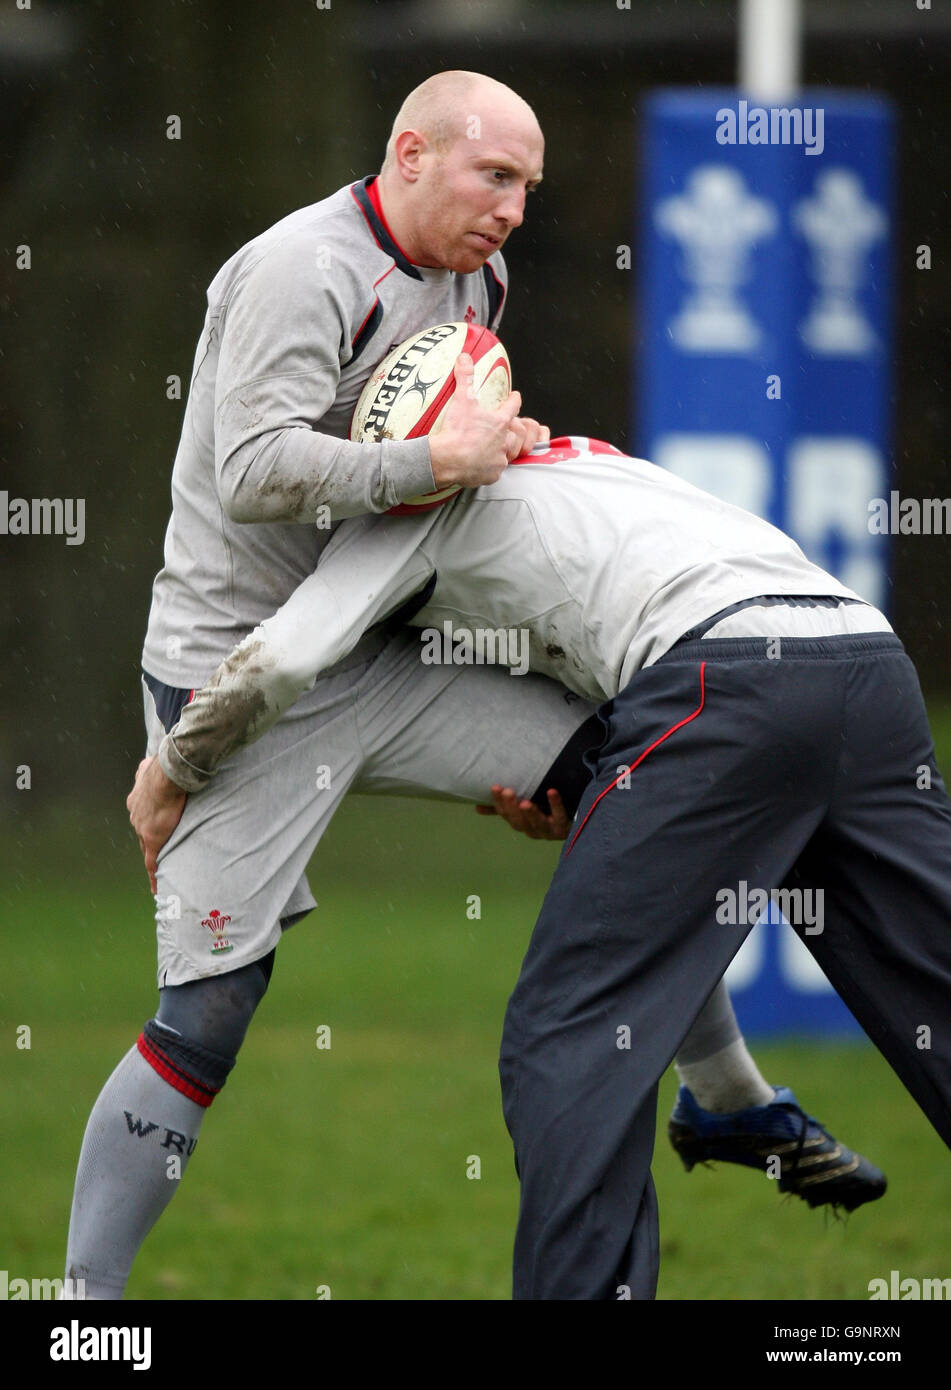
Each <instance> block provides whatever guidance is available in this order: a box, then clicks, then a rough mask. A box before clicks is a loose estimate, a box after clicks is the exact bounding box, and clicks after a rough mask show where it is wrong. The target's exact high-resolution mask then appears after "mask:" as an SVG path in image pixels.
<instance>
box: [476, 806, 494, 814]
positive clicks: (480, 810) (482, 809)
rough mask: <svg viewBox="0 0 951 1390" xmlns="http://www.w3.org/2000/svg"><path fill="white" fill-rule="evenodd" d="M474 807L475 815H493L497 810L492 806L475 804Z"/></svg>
mask: <svg viewBox="0 0 951 1390" xmlns="http://www.w3.org/2000/svg"><path fill="white" fill-rule="evenodd" d="M475 809H476V815H477V816H495V815H498V812H497V811H496V809H495V807H494V806H480V805H476V808H475Z"/></svg>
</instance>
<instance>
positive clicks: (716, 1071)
mask: <svg viewBox="0 0 951 1390" xmlns="http://www.w3.org/2000/svg"><path fill="white" fill-rule="evenodd" d="M676 1069H677V1075H678V1076H679V1077H680V1080H681V1082H682V1083H683V1085H684V1086H687V1087H688V1088H689V1089H690V1090H691V1091H692V1092H693V1097H694V1099H695V1100H696V1102H697V1104H698V1105H699V1106H701V1107H702V1108H703V1109H704V1110H712V1111H715V1112H717V1113H719V1114H728V1113H729V1112H731V1111H733V1110H745V1109H746V1108H747V1107H748V1106H750V1105H768V1104H769V1103H770V1101H771V1100H772V1099H773V1094H774V1092H773V1088H772V1086H770V1085H769V1083H768V1082H767V1081H765V1080H764V1079H763V1077H762V1076H761V1075H760V1072H759V1068H758V1067H757V1065H756V1063H755V1062H754V1061H753V1058H752V1057H751V1056H750V1054H749V1052H748V1051H747V1047H746V1043H745V1042H744V1041H743V1035H742V1034H741V1032H740V1026H739V1024H738V1023H737V1021H736V1014H735V1013H734V1012H733V1005H732V1003H731V1002H730V992H729V990H728V989H727V987H726V985H725V984H724V982H723V981H722V980H721V981H720V983H719V984H718V985H717V987H716V989H715V990H714V991H713V993H712V994H711V996H710V998H709V999H708V1000H707V1002H706V1004H705V1005H704V1006H703V1008H702V1009H701V1010H700V1013H699V1014H698V1015H697V1020H696V1022H695V1023H694V1025H693V1027H692V1028H691V1030H690V1032H689V1033H688V1034H687V1036H686V1037H685V1038H684V1040H683V1043H682V1044H681V1046H680V1050H679V1052H678V1053H677V1061H676Z"/></svg>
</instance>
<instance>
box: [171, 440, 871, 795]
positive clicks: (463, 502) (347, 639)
mask: <svg viewBox="0 0 951 1390" xmlns="http://www.w3.org/2000/svg"><path fill="white" fill-rule="evenodd" d="M433 575H435V576H436V584H435V589H434V591H433V593H432V595H431V596H430V598H429V599H428V601H427V602H426V604H425V606H424V607H423V608H421V609H420V610H419V612H418V613H416V615H415V616H414V617H413V619H412V622H413V624H414V625H415V626H418V627H422V628H430V629H440V628H441V627H442V625H443V624H445V623H448V624H450V625H451V627H452V629H453V630H457V629H468V630H470V631H471V630H473V629H478V628H482V629H495V630H499V629H504V630H507V631H511V632H515V633H518V632H525V633H526V635H527V658H528V663H527V664H528V665H529V666H530V668H531V669H532V670H534V671H538V672H541V673H543V674H545V675H548V676H551V677H553V678H555V679H556V680H559V681H561V682H562V684H564V685H566V686H568V687H569V688H570V689H572V690H574V691H576V692H577V693H578V694H580V695H583V696H585V697H587V698H588V699H591V700H594V701H596V702H601V701H603V700H605V699H608V698H610V697H612V696H613V695H616V694H617V693H618V691H619V690H620V689H622V688H623V687H624V686H625V685H626V684H627V682H628V681H629V680H630V679H631V677H632V676H633V674H634V672H635V671H637V670H638V669H639V668H640V667H642V666H646V665H650V664H651V663H652V662H655V661H657V660H658V659H659V658H660V657H661V656H663V655H664V653H665V652H667V651H668V650H669V649H670V648H671V647H672V646H673V644H674V643H675V642H676V641H678V640H679V638H680V637H681V636H682V635H683V634H684V633H685V632H687V631H688V630H689V629H690V628H692V627H693V626H694V625H695V624H697V623H700V622H702V621H703V620H704V619H706V618H709V617H711V616H712V615H713V614H715V613H719V612H720V611H721V610H722V609H724V608H726V607H728V606H729V605H731V604H733V603H737V602H739V601H740V600H743V599H747V598H753V597H755V596H757V595H762V594H788V595H812V596H821V595H838V596H840V597H843V598H849V599H853V600H856V601H858V602H861V600H860V599H859V596H858V595H857V594H855V593H854V592H853V590H851V589H848V588H846V586H845V585H844V584H841V583H839V581H838V580H836V579H834V578H833V577H832V576H831V575H829V574H827V573H826V572H825V571H824V570H821V569H819V568H818V567H817V566H816V565H814V564H812V563H811V562H810V561H809V560H807V558H806V557H805V555H804V554H803V553H802V551H801V550H800V548H799V546H798V545H796V543H795V542H794V541H793V540H791V539H790V538H789V537H788V536H786V535H784V534H783V532H782V531H779V530H777V528H776V527H774V526H772V525H770V524H769V522H766V521H763V520H762V519H761V518H759V517H757V516H754V515H753V514H752V513H750V512H746V511H743V510H742V509H741V508H739V507H735V506H732V505H731V504H729V503H727V502H722V501H720V500H719V499H718V498H716V497H713V496H711V495H710V494H709V493H706V492H702V491H701V490H700V489H699V488H696V487H694V486H692V485H691V484H690V483H687V482H684V481H683V480H682V479H680V478H677V477H676V476H674V475H673V474H672V473H669V472H668V471H667V470H665V469H662V468H658V467H656V466H655V465H654V464H651V463H648V462H646V461H644V460H643V459H633V458H629V457H627V456H626V455H623V454H621V453H620V452H619V451H618V450H616V449H613V448H612V447H611V446H610V445H607V444H603V443H601V442H600V441H597V440H589V439H581V438H571V439H567V438H566V439H562V440H554V441H552V445H551V446H550V447H547V446H540V447H539V448H538V449H536V450H535V451H534V452H533V453H532V454H531V455H530V456H529V457H528V458H526V459H523V460H521V461H520V462H519V463H518V464H517V465H511V466H510V467H509V468H507V469H506V471H505V472H504V473H503V475H502V477H501V478H500V479H499V481H498V482H497V483H495V484H493V485H492V486H491V487H481V488H478V489H475V490H472V491H464V492H462V493H460V494H459V496H458V497H457V498H456V499H455V500H454V501H452V502H450V503H449V504H448V505H446V506H444V507H442V508H440V509H438V510H436V511H432V512H427V513H423V514H422V515H420V516H415V517H361V518H358V519H354V520H351V521H347V522H346V523H345V524H344V525H343V526H341V527H340V529H339V530H338V532H337V534H336V535H335V536H334V539H333V542H332V543H331V545H330V546H329V547H328V548H327V550H326V551H325V552H324V554H323V555H322V556H321V560H320V563H319V564H318V566H317V569H316V571H315V572H314V573H313V574H312V575H311V576H310V577H309V578H308V579H306V580H305V581H304V583H303V584H302V585H301V586H300V588H299V589H298V590H297V591H296V592H295V593H294V594H293V595H292V596H291V598H290V599H289V600H288V601H287V603H286V604H284V606H283V607H282V608H281V609H280V611H279V612H277V613H275V614H274V616H273V617H271V618H269V619H267V620H266V621H265V622H263V623H262V624H260V626H259V627H257V628H256V629H255V630H254V632H252V633H251V634H250V635H249V637H248V638H247V639H246V641H245V642H244V643H243V644H242V645H240V646H239V647H238V648H237V649H236V650H235V651H234V652H232V653H231V655H230V656H229V658H228V659H227V661H226V662H225V663H224V664H223V665H222V666H221V667H219V669H218V670H217V671H216V672H215V675H214V677H213V678H212V681H211V682H210V683H209V685H208V686H207V687H205V688H204V689H202V690H199V691H197V692H196V694H195V697H194V699H193V700H192V702H191V704H190V705H188V706H187V707H186V708H185V710H184V711H183V713H182V718H181V720H180V721H179V723H178V725H177V726H176V728H175V729H174V730H172V732H171V734H170V735H169V736H168V737H166V738H165V740H164V741H163V743H162V745H161V748H160V752H159V757H160V760H161V763H162V767H163V768H164V770H165V772H166V773H167V775H168V776H169V777H171V778H172V780H173V781H174V782H176V783H177V784H178V785H179V786H181V787H183V788H185V789H186V790H197V789H198V788H200V787H201V786H203V785H204V784H205V783H206V782H207V781H208V778H209V776H210V775H211V774H212V773H213V772H214V770H215V768H216V767H217V766H218V765H219V764H220V763H221V762H222V761H223V760H224V759H225V758H226V757H227V756H228V755H229V754H230V753H231V752H232V751H234V750H235V749H236V748H238V747H241V746H243V745H244V744H246V743H248V742H250V741H252V740H253V739H254V738H257V737H259V736H260V735H261V734H262V733H263V732H264V731H265V730H266V729H267V728H270V726H271V725H272V724H273V723H274V722H275V721H276V720H277V719H278V718H279V717H280V715H281V714H282V713H283V711H284V710H286V709H288V708H289V707H290V705H291V704H292V703H293V702H294V700H296V699H297V698H298V696H299V695H300V694H302V693H303V692H304V691H305V690H308V689H310V688H311V687H312V686H313V684H314V681H315V679H316V677H317V676H318V675H319V674H320V673H321V672H323V671H326V670H328V669H329V668H330V667H332V666H333V665H334V664H335V663H336V662H339V661H340V660H341V659H343V658H345V657H346V656H347V654H348V653H349V652H351V651H352V650H353V649H354V645H355V644H356V643H357V642H358V640H359V638H360V635H361V634H362V633H363V632H364V631H365V630H366V629H367V627H369V626H370V625H371V624H373V623H375V622H378V621H379V620H380V619H381V618H383V617H384V616H385V615H386V614H388V613H390V612H392V611H393V610H394V609H395V608H396V607H397V606H398V605H399V604H401V603H403V602H404V601H405V600H406V599H407V598H409V597H411V596H412V595H413V594H415V593H418V592H419V591H420V590H421V589H422V588H423V586H424V585H425V584H426V582H427V581H428V580H429V579H430V578H431V577H432V576H433ZM863 614H864V615H867V616H866V617H864V618H863V620H862V621H867V622H868V627H869V630H874V631H882V630H884V631H887V630H889V625H888V623H887V621H886V620H885V619H884V618H883V617H882V616H881V615H880V614H878V613H877V612H876V611H875V610H874V609H872V608H868V607H863ZM503 647H504V649H505V650H506V651H507V652H508V653H509V656H508V658H506V656H505V655H503V656H501V657H500V658H499V659H500V660H506V659H508V660H509V662H510V663H511V662H512V656H511V654H512V653H515V654H516V655H518V654H520V652H521V644H519V643H510V644H508V645H507V647H505V644H500V647H499V649H500V650H501V649H503ZM447 659H450V660H451V659H452V657H451V654H450V655H448V657H447Z"/></svg>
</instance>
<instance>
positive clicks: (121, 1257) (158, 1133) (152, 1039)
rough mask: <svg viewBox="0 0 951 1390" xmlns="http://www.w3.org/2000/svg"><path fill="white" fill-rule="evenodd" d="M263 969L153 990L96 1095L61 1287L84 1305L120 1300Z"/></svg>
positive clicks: (266, 964) (221, 1075) (233, 1050)
mask: <svg viewBox="0 0 951 1390" xmlns="http://www.w3.org/2000/svg"><path fill="white" fill-rule="evenodd" d="M272 960H273V952H272V954H271V956H269V957H267V958H266V959H265V960H263V961H256V962H254V963H253V964H251V965H247V966H243V967H242V968H241V969H239V970H236V971H232V972H230V973H229V974H227V975H223V976H218V977H215V978H212V979H206V980H196V981H194V982H192V983H190V984H186V985H177V986H173V987H170V988H168V989H164V990H162V991H161V1002H160V1005H159V1010H158V1014H157V1016H156V1018H155V1019H154V1020H152V1021H150V1022H149V1023H147V1024H146V1026H145V1029H144V1031H143V1034H142V1036H141V1037H140V1038H139V1041H138V1043H137V1044H136V1046H135V1047H133V1048H131V1049H130V1051H129V1052H128V1053H127V1054H126V1056H125V1057H124V1058H123V1059H122V1061H121V1062H120V1063H119V1065H118V1067H117V1068H116V1069H115V1071H114V1072H113V1073H112V1075H111V1076H110V1077H109V1080H108V1081H107V1082H106V1084H105V1086H104V1087H103V1089H102V1092H101V1093H100V1095H99V1098H98V1099H97V1101H96V1103H95V1105H94V1106H93V1110H92V1114H91V1115H90V1117H89V1122H88V1124H87V1126H86V1133H85V1136H84V1138H83V1144H82V1150H81V1152H80V1156H79V1167H78V1169H77V1173H76V1187H75V1191H74V1195H73V1207H72V1212H71V1215H70V1223H69V1238H68V1244H67V1255H66V1276H67V1279H68V1280H72V1281H75V1280H80V1279H81V1280H83V1282H84V1286H85V1296H86V1297H87V1298H94V1299H116V1298H121V1297H122V1292H123V1289H124V1288H125V1284H126V1280H127V1279H128V1276H129V1270H130V1269H131V1267H132V1261H133V1260H134V1259H135V1256H136V1254H137V1252H138V1250H139V1247H140V1245H141V1244H142V1242H143V1240H144V1239H145V1237H146V1236H147V1235H148V1233H149V1231H150V1230H151V1229H152V1227H153V1226H154V1224H155V1222H156V1221H157V1220H158V1218H159V1217H160V1216H161V1214H162V1212H163V1211H164V1210H165V1208H166V1206H167V1205H168V1203H169V1202H170V1201H171V1199H172V1196H173V1195H174V1193H175V1191H176V1188H177V1185H178V1180H179V1179H180V1177H181V1175H182V1173H183V1172H184V1170H185V1167H186V1165H187V1163H188V1160H189V1159H190V1157H191V1155H192V1154H193V1153H194V1150H195V1146H196V1144H197V1143H198V1131H199V1128H200V1126H201V1122H202V1120H203V1118H204V1115H205V1111H206V1109H207V1108H208V1106H209V1105H210V1104H211V1101H212V1100H213V1099H214V1096H215V1094H216V1093H217V1091H219V1090H220V1089H221V1086H223V1085H224V1082H225V1079H226V1078H227V1075H228V1073H229V1072H230V1070H231V1068H232V1067H233V1065H234V1061H235V1058H236V1055H237V1051H238V1048H239V1047H240V1046H241V1043H242V1041H243V1039H244V1035H245V1032H246V1031H247V1027H248V1024H249V1023H250V1021H251V1017H252V1015H253V1013H254V1010H255V1008H256V1007H257V1005H258V1003H259V1002H260V1000H261V999H262V998H263V996H264V992H265V990H266V988H267V982H268V978H269V976H270V968H271V964H272ZM66 1287H67V1288H69V1287H70V1285H69V1284H67V1286H66Z"/></svg>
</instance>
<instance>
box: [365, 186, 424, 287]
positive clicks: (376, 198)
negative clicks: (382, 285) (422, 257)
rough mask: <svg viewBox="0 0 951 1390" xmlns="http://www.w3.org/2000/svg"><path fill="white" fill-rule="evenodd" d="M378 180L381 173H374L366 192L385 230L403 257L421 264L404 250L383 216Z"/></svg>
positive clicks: (410, 261) (412, 262)
mask: <svg viewBox="0 0 951 1390" xmlns="http://www.w3.org/2000/svg"><path fill="white" fill-rule="evenodd" d="M378 182H379V175H378V174H374V176H373V178H372V179H371V180H370V182H369V183H368V184H367V185H366V194H367V197H368V198H369V200H370V203H371V205H372V207H373V211H374V212H375V213H376V215H377V217H378V218H379V219H380V221H381V222H382V223H383V229H384V231H385V232H386V234H387V236H388V237H389V239H390V241H392V243H393V245H394V246H395V247H396V249H397V251H399V253H400V255H401V256H402V257H403V259H404V260H407V261H409V263H410V265H419V261H414V260H413V258H412V256H408V255H407V254H406V252H405V251H404V250H403V248H402V246H400V244H399V242H398V241H397V240H396V237H395V236H394V235H393V228H392V227H391V226H390V224H389V222H387V220H386V218H385V217H384V216H383V204H382V203H381V202H380V194H379V191H378V189H377V183H378ZM424 268H425V267H424Z"/></svg>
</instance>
